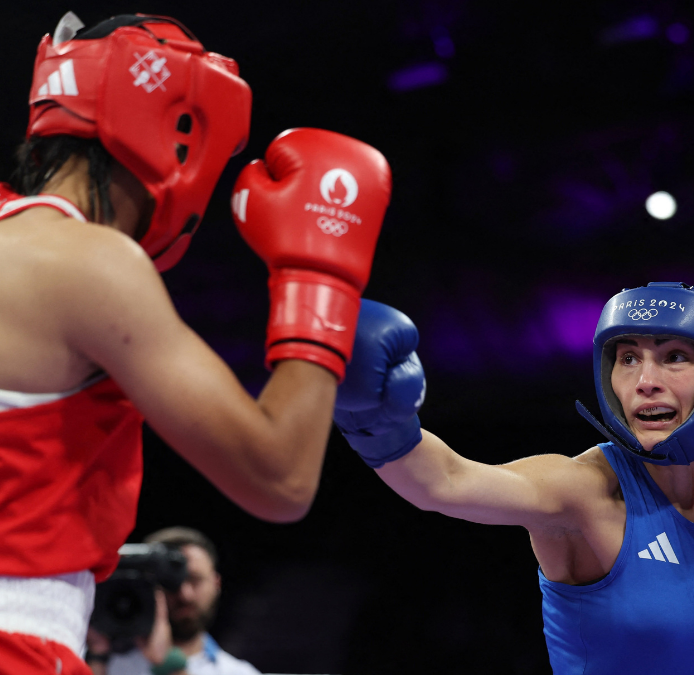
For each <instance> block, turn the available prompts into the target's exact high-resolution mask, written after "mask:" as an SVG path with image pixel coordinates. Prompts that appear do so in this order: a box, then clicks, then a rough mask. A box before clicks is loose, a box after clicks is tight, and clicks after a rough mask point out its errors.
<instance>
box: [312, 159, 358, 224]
mask: <svg viewBox="0 0 694 675" xmlns="http://www.w3.org/2000/svg"><path fill="white" fill-rule="evenodd" d="M320 194H321V197H323V199H324V200H325V201H326V202H327V203H328V204H329V205H330V206H326V205H325V204H312V203H311V202H307V203H306V205H305V206H304V211H314V212H315V213H319V214H321V215H319V216H318V218H317V220H316V225H318V227H319V228H320V229H321V231H322V232H324V233H325V234H330V235H333V236H334V237H341V236H342V235H343V234H347V232H349V224H350V223H355V224H357V225H361V218H360V217H359V216H357V215H356V214H354V213H350V212H349V211H347V210H346V209H347V207H348V206H350V205H351V204H354V201H355V200H356V198H357V195H358V194H359V185H358V184H357V179H356V178H355V177H354V176H353V175H352V174H351V173H350V172H349V171H347V170H346V169H330V171H328V172H326V173H325V174H323V177H322V178H321V180H320Z"/></svg>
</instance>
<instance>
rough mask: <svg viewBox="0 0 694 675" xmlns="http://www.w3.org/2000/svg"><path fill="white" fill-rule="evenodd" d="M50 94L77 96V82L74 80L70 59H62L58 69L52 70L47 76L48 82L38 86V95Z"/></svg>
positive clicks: (73, 70)
mask: <svg viewBox="0 0 694 675" xmlns="http://www.w3.org/2000/svg"><path fill="white" fill-rule="evenodd" d="M47 94H51V95H52V96H55V95H58V94H62V95H63V96H77V95H78V94H79V91H77V82H76V81H75V67H74V66H73V65H72V59H68V60H67V61H63V62H62V63H61V64H60V66H58V70H54V71H53V72H52V73H51V74H50V75H49V76H48V82H46V83H45V84H42V85H41V86H40V87H39V96H46V95H47Z"/></svg>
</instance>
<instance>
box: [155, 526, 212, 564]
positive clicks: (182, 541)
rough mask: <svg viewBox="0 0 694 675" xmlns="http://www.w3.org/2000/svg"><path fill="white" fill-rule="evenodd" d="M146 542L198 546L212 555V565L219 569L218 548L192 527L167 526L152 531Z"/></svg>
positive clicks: (176, 545) (178, 546)
mask: <svg viewBox="0 0 694 675" xmlns="http://www.w3.org/2000/svg"><path fill="white" fill-rule="evenodd" d="M144 542H145V544H156V543H160V544H164V545H165V546H167V547H169V548H175V549H180V548H181V547H182V546H198V547H199V548H201V549H203V551H205V552H206V553H207V555H209V556H210V560H211V561H212V566H213V567H214V568H215V569H217V564H218V562H219V558H218V555H217V548H216V547H215V545H214V544H213V543H212V540H211V539H210V538H209V537H207V536H206V535H204V534H203V533H202V532H200V531H199V530H194V529H193V528H192V527H166V528H164V529H163V530H157V531H156V532H152V534H150V535H148V536H147V537H145V539H144Z"/></svg>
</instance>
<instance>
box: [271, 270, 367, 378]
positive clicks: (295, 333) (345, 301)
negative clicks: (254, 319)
mask: <svg viewBox="0 0 694 675" xmlns="http://www.w3.org/2000/svg"><path fill="white" fill-rule="evenodd" d="M268 286H269V289H270V317H269V320H268V328H267V341H266V350H267V354H266V358H265V363H266V365H267V366H268V367H269V368H272V366H273V364H274V363H275V362H276V361H279V360H282V359H290V358H297V359H303V360H305V361H310V362H312V363H317V364H319V365H321V366H323V367H325V368H327V369H328V370H330V371H331V372H333V373H334V374H335V375H336V376H337V378H338V379H339V380H340V381H342V379H343V378H344V375H345V364H346V362H347V361H349V360H350V358H351V357H352V348H353V345H354V335H355V332H356V328H357V320H358V318H359V305H360V295H359V291H358V289H357V288H356V287H355V286H353V285H352V284H349V283H347V282H345V281H343V280H342V279H338V278H337V277H334V276H331V275H330V274H324V273H321V272H315V271H312V270H300V269H293V268H282V269H278V270H273V271H272V273H271V275H270V280H269V282H268Z"/></svg>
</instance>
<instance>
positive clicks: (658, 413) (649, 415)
mask: <svg viewBox="0 0 694 675" xmlns="http://www.w3.org/2000/svg"><path fill="white" fill-rule="evenodd" d="M636 417H638V418H639V419H640V420H641V421H642V422H669V421H670V420H672V419H674V418H675V411H674V410H673V409H672V408H664V407H663V406H657V407H655V408H646V410H642V411H641V412H640V413H637V414H636Z"/></svg>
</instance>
